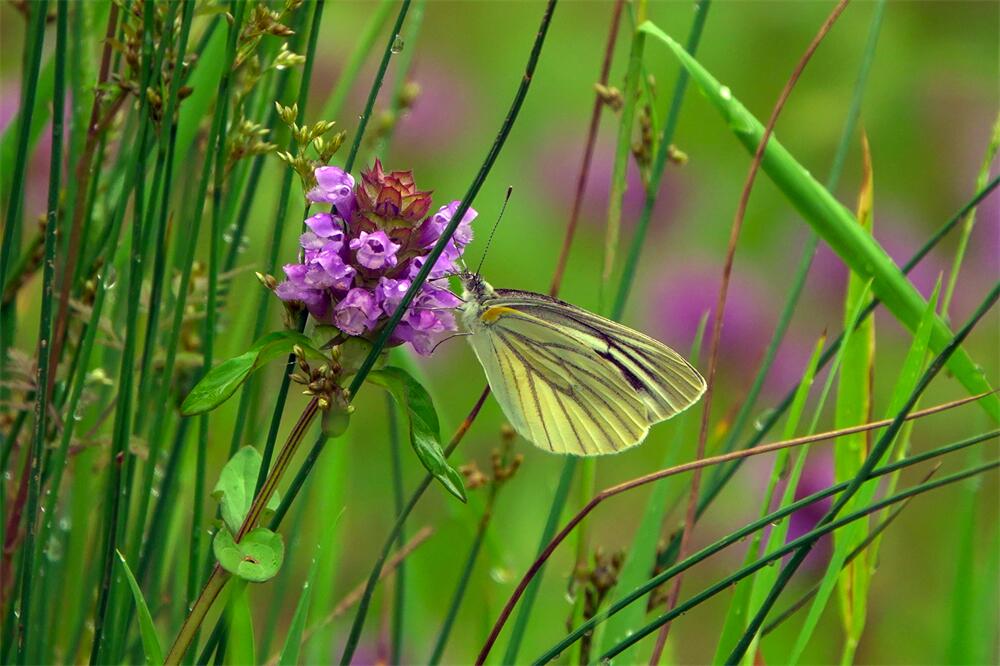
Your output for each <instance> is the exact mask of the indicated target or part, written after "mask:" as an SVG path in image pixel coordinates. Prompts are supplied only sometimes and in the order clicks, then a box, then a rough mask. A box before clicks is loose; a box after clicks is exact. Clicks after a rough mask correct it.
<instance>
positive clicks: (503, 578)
mask: <svg viewBox="0 0 1000 666" xmlns="http://www.w3.org/2000/svg"><path fill="white" fill-rule="evenodd" d="M490 578H492V579H493V582H494V583H499V584H500V585H506V584H507V583H509V582H510V581H511V580H512V579H513V578H514V576H513V574H512V573H511V571H510V569H508V568H507V567H493V568H492V569H490Z"/></svg>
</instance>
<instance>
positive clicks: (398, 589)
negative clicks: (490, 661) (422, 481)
mask: <svg viewBox="0 0 1000 666" xmlns="http://www.w3.org/2000/svg"><path fill="white" fill-rule="evenodd" d="M421 4H422V3H421ZM385 409H386V415H387V417H388V421H389V454H390V456H391V457H392V500H393V506H394V508H395V510H396V515H397V516H398V515H400V514H402V512H403V507H404V506H405V504H404V502H405V499H404V498H403V457H402V450H401V449H402V439H401V438H400V436H399V416H398V414H397V413H396V403H395V401H394V400H393V398H392V396H391V395H390V394H389V393H386V394H385ZM405 544H406V532H405V531H404V530H403V526H402V525H400V529H399V534H398V535H397V537H396V550H397V551H398V550H400V549H402V548H403V546H404V545H405ZM405 565H406V561H405V560H401V561H400V563H399V566H397V567H396V572H395V586H394V587H393V599H392V628H391V638H390V642H389V663H390V664H399V663H402V662H401V655H402V648H403V617H404V612H405V610H406V566H405Z"/></svg>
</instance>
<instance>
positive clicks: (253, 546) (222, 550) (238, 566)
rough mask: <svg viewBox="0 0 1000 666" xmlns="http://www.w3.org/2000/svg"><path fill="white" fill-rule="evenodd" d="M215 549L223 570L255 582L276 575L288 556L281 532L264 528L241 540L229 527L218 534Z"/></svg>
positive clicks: (213, 543) (248, 534) (249, 533)
mask: <svg viewBox="0 0 1000 666" xmlns="http://www.w3.org/2000/svg"><path fill="white" fill-rule="evenodd" d="M212 550H213V551H214V552H215V558H216V559H217V560H219V564H220V565H222V568H223V569H225V570H226V571H228V572H229V573H231V574H233V575H234V576H237V577H239V578H242V579H243V580H247V581H250V582H252V583H263V582H264V581H266V580H270V579H272V578H274V577H275V575H277V573H278V569H280V568H281V563H282V561H283V560H284V559H285V544H284V541H282V539H281V535H280V534H276V533H275V532H272V531H271V530H269V529H267V528H265V527H258V528H256V529H253V530H250V531H249V532H247V535H246V536H244V537H243V540H242V541H241V542H239V543H236V541H235V540H234V539H233V535H232V534H231V533H230V532H229V530H227V529H221V530H219V531H218V533H216V535H215V541H213V542H212Z"/></svg>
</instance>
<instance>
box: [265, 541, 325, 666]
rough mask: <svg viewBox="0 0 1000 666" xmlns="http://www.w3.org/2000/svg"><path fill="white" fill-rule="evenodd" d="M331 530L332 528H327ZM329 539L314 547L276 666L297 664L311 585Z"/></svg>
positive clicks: (311, 589) (307, 612)
mask: <svg viewBox="0 0 1000 666" xmlns="http://www.w3.org/2000/svg"><path fill="white" fill-rule="evenodd" d="M327 529H332V528H327ZM329 541H330V540H329V539H326V538H321V539H320V540H319V543H318V544H317V545H316V554H315V555H313V559H312V563H311V564H310V565H309V574H308V575H307V576H306V581H305V583H303V584H302V592H301V593H300V594H299V600H298V603H296V604H295V614H294V615H292V623H291V624H290V625H289V627H288V634H287V635H286V636H285V646H284V647H283V648H281V656H280V657H278V666H293V665H294V664H297V663H299V650H300V648H301V646H302V632H303V631H305V628H306V619H307V618H308V617H309V604H310V602H311V601H312V591H313V583H314V582H315V580H316V572H317V571H318V570H319V564H320V562H323V561H325V558H324V555H325V553H326V548H327V544H328V543H329Z"/></svg>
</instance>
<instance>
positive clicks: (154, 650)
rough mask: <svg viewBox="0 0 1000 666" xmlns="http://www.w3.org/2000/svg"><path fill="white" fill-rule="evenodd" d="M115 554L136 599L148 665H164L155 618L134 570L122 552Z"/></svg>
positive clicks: (117, 551)
mask: <svg viewBox="0 0 1000 666" xmlns="http://www.w3.org/2000/svg"><path fill="white" fill-rule="evenodd" d="M115 554H116V555H117V556H118V564H120V565H121V568H122V571H123V572H124V573H125V580H127V581H128V586H129V588H130V589H131V590H132V598H133V599H135V607H136V611H137V613H136V614H137V615H138V617H139V635H140V636H141V637H142V651H143V652H144V653H145V655H146V663H147V664H151V665H152V664H155V665H156V666H159V665H160V664H162V663H163V648H161V647H160V639H159V638H158V637H157V636H156V627H155V626H153V617H152V615H150V613H149V606H147V605H146V600H145V598H143V596H142V590H140V589H139V583H137V582H136V580H135V576H133V575H132V570H131V569H129V568H128V563H127V562H126V561H125V556H124V555H122V552H121V551H120V550H115Z"/></svg>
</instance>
